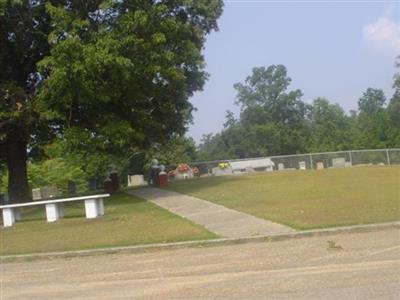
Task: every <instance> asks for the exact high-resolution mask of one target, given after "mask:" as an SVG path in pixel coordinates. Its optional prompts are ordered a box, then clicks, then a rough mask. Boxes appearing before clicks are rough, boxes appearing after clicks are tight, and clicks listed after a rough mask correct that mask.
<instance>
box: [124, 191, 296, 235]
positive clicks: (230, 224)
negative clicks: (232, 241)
mask: <svg viewBox="0 0 400 300" xmlns="http://www.w3.org/2000/svg"><path fill="white" fill-rule="evenodd" d="M128 193H130V194H132V195H135V196H137V197H140V198H143V199H146V200H148V201H150V202H152V203H154V204H156V205H158V206H160V207H162V208H164V209H167V210H169V211H170V212H172V213H174V214H176V215H179V216H181V217H183V218H186V219H189V220H190V221H192V222H194V223H196V224H199V225H202V226H204V227H205V228H207V229H208V230H209V231H212V232H214V233H215V234H217V235H219V236H222V237H228V238H239V237H248V236H260V235H268V234H276V233H289V232H294V230H293V229H292V228H289V227H287V226H284V225H282V224H278V223H274V222H271V221H268V220H264V219H260V218H257V217H254V216H252V215H249V214H246V213H243V212H239V211H236V210H233V209H230V208H227V207H224V206H222V205H218V204H215V203H212V202H209V201H206V200H202V199H199V198H195V197H191V196H187V195H183V194H179V193H176V192H172V191H168V190H164V189H157V188H143V189H138V190H130V191H128Z"/></svg>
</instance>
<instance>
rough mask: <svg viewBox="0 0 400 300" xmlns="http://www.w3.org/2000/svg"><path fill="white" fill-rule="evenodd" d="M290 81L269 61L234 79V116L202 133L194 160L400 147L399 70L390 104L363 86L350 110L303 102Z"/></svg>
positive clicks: (377, 91)
mask: <svg viewBox="0 0 400 300" xmlns="http://www.w3.org/2000/svg"><path fill="white" fill-rule="evenodd" d="M396 66H397V67H400V65H399V63H398V62H397V64H396ZM290 82H291V78H290V77H289V76H288V75H287V70H286V67H285V66H283V65H272V66H269V67H267V68H265V67H258V68H254V69H253V71H252V74H251V75H250V76H248V77H247V78H246V80H245V82H244V83H236V84H235V85H234V88H235V89H236V91H237V98H236V99H237V101H236V103H237V105H239V106H240V108H241V110H240V116H239V119H235V117H234V115H233V114H232V113H231V112H229V113H227V121H226V122H225V124H224V129H223V130H222V131H221V132H220V133H217V134H215V135H212V134H208V135H204V136H203V139H202V141H201V144H200V148H199V159H200V160H218V159H232V158H245V157H256V156H271V155H282V154H295V153H307V152H326V151H340V150H350V149H371V148H389V147H400V117H399V116H400V75H399V74H396V75H395V77H394V84H393V88H394V89H395V92H394V95H393V97H392V98H391V99H390V101H389V104H387V99H386V97H385V95H384V93H383V91H382V90H380V89H374V88H368V89H367V90H366V91H365V92H364V93H363V94H362V96H361V97H360V98H359V100H358V111H356V112H352V113H350V114H347V113H345V111H344V110H343V108H342V107H340V105H338V104H332V103H330V102H329V100H327V99H326V98H322V97H319V98H317V99H314V101H313V102H312V103H311V104H307V103H306V102H305V101H303V99H302V97H303V94H302V92H301V90H290V89H289V87H290Z"/></svg>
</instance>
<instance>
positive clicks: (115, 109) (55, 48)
mask: <svg viewBox="0 0 400 300" xmlns="http://www.w3.org/2000/svg"><path fill="white" fill-rule="evenodd" d="M13 2H15V1H13ZM2 11H3V14H2V15H1V17H0V23H1V24H2V25H1V26H0V39H1V40H0V41H1V45H0V46H1V47H0V49H1V50H0V51H1V52H0V64H1V69H2V70H5V72H2V74H1V75H0V76H1V77H0V80H1V95H0V96H1V98H0V101H1V115H0V133H1V135H0V144H1V147H2V151H1V153H2V155H3V159H5V160H6V161H7V166H8V171H9V185H8V188H9V193H10V198H11V200H12V201H13V202H15V201H26V200H27V199H28V191H27V176H26V161H27V155H33V154H35V153H37V154H40V151H39V150H40V148H41V147H40V146H41V144H42V143H44V142H46V141H48V140H50V139H51V138H52V137H53V136H55V135H56V136H57V137H58V138H61V139H64V140H65V142H66V143H69V144H70V148H71V149H74V148H78V149H85V150H84V151H91V152H104V153H112V154H113V155H117V156H118V155H126V156H129V155H131V154H132V153H134V152H137V151H138V149H144V148H146V147H149V145H151V144H152V143H154V142H160V141H163V140H167V139H169V138H170V137H172V136H174V135H176V134H183V133H184V131H185V129H186V126H187V124H188V122H190V120H191V112H192V110H193V107H192V105H191V104H190V102H188V98H189V97H190V96H191V95H192V94H193V92H195V91H198V90H201V89H202V87H203V85H204V82H205V80H206V78H207V74H206V73H205V72H204V57H203V56H202V53H201V51H202V48H203V45H204V41H205V36H206V35H207V34H208V33H209V32H210V31H212V30H216V29H217V19H218V17H219V16H220V14H221V12H222V1H220V0H203V1H194V0H164V1H156V0H130V1H129V0H122V1H112V0H107V1H101V0H97V1H95V0H88V1H78V0H70V1H67V0H65V1H16V3H12V2H11V1H7V2H6V3H5V5H3V6H2Z"/></svg>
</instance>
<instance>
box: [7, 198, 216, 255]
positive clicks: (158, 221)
mask: <svg viewBox="0 0 400 300" xmlns="http://www.w3.org/2000/svg"><path fill="white" fill-rule="evenodd" d="M104 203H105V215H104V216H103V217H100V218H97V219H91V220H89V219H86V218H85V215H84V214H85V211H84V205H83V203H81V202H79V203H78V202H74V203H69V204H67V205H66V209H65V217H64V218H63V219H60V220H58V221H57V222H54V223H47V222H46V216H45V210H44V207H43V206H40V207H39V208H34V209H32V208H30V209H25V210H24V211H23V219H22V221H20V222H17V223H15V225H14V226H13V227H9V228H4V227H2V228H1V229H0V235H1V236H0V253H1V254H2V255H5V254H23V253H36V252H50V251H66V250H78V249H89V248H99V247H111V246H127V245H137V244H149V243H166V242H176V241H185V240H199V239H210V238H214V237H216V236H215V235H214V234H213V233H211V232H209V231H207V230H206V229H204V228H203V227H201V226H197V225H196V224H194V223H191V222H190V221H188V220H186V219H183V218H181V217H178V216H176V215H174V214H171V213H169V212H168V211H167V210H164V209H162V208H159V207H158V206H156V205H154V204H152V203H150V202H146V201H144V200H141V199H139V198H135V197H134V196H130V195H127V194H124V193H119V194H116V195H113V196H112V197H111V198H108V199H106V200H105V201H104Z"/></svg>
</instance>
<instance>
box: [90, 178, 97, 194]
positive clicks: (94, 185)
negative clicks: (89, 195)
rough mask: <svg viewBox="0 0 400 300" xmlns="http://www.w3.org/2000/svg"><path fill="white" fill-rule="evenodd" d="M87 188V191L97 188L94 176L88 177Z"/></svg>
mask: <svg viewBox="0 0 400 300" xmlns="http://www.w3.org/2000/svg"><path fill="white" fill-rule="evenodd" d="M88 190H89V191H95V190H97V180H96V178H94V177H92V178H89V181H88Z"/></svg>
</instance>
